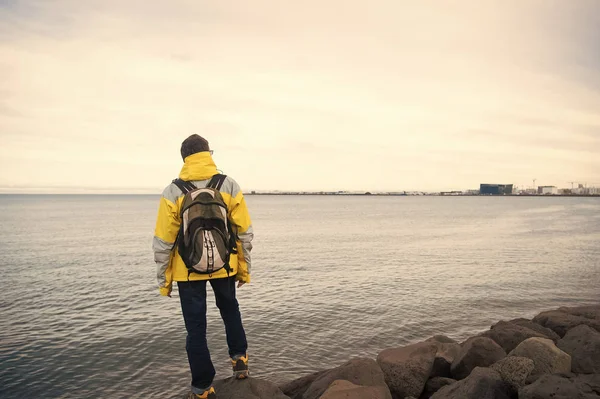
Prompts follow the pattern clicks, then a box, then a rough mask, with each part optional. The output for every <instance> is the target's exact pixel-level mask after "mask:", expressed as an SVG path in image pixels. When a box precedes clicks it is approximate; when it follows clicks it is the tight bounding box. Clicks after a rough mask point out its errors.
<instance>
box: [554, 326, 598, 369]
mask: <svg viewBox="0 0 600 399" xmlns="http://www.w3.org/2000/svg"><path fill="white" fill-rule="evenodd" d="M557 346H558V347H559V348H560V349H562V350H563V351H565V352H566V353H568V354H569V355H571V362H572V364H571V370H572V371H573V372H574V373H583V374H595V373H598V374H600V332H598V331H596V330H594V329H593V328H590V327H588V326H587V325H585V324H581V325H579V326H577V327H575V328H572V329H570V330H569V331H568V332H567V334H566V335H565V337H564V338H563V339H561V340H560V341H558V344H557Z"/></svg>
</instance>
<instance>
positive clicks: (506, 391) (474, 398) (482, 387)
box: [431, 367, 511, 399]
mask: <svg viewBox="0 0 600 399" xmlns="http://www.w3.org/2000/svg"><path fill="white" fill-rule="evenodd" d="M431 399H511V394H510V387H509V386H508V384H506V383H505V382H504V381H502V378H501V377H500V375H499V374H498V372H496V371H494V370H491V369H488V368H483V367H477V368H475V369H474V370H473V372H472V373H471V374H470V375H469V376H468V377H467V378H465V379H464V380H462V381H458V382H455V383H454V384H451V385H447V386H445V387H443V388H442V389H440V390H439V391H437V392H436V393H435V394H434V395H433V396H432V397H431Z"/></svg>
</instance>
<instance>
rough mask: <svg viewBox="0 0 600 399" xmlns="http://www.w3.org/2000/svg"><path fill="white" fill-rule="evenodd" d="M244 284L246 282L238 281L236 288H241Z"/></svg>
mask: <svg viewBox="0 0 600 399" xmlns="http://www.w3.org/2000/svg"><path fill="white" fill-rule="evenodd" d="M244 284H246V283H245V282H243V281H238V285H237V287H238V288H242V286H243V285H244Z"/></svg>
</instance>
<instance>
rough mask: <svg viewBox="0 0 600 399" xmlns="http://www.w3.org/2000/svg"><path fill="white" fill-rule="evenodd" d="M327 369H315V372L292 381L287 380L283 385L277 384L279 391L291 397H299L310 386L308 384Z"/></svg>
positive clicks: (294, 398)
mask: <svg viewBox="0 0 600 399" xmlns="http://www.w3.org/2000/svg"><path fill="white" fill-rule="evenodd" d="M327 371H328V370H323V371H317V372H316V373H312V374H309V375H306V376H304V377H300V378H298V379H295V380H293V381H289V382H287V383H285V384H283V385H280V386H279V389H281V391H282V392H283V393H284V394H285V395H287V396H289V397H290V398H292V399H301V398H302V394H304V392H306V390H307V389H308V388H309V387H310V385H311V384H312V383H313V382H314V381H315V380H316V379H317V378H318V377H320V376H321V375H322V374H323V373H326V372H327Z"/></svg>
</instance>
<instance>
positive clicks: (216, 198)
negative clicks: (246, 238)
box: [173, 174, 237, 278]
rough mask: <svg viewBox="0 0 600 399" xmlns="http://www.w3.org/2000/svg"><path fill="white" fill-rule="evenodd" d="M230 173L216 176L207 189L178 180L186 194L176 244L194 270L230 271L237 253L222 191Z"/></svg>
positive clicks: (186, 262)
mask: <svg viewBox="0 0 600 399" xmlns="http://www.w3.org/2000/svg"><path fill="white" fill-rule="evenodd" d="M226 178H227V176H225V175H221V174H218V175H214V176H213V177H212V179H211V180H210V182H209V183H208V185H207V186H206V187H205V188H197V187H196V186H194V185H193V184H192V183H191V182H189V181H185V180H181V179H175V180H173V183H174V184H175V185H176V186H177V187H179V189H180V190H181V191H182V192H183V193H184V194H185V197H184V198H183V203H182V205H181V211H180V213H179V216H180V219H181V225H180V227H179V233H178V234H177V239H176V241H175V245H176V246H177V250H178V252H179V255H180V256H181V259H183V262H184V263H185V265H186V267H187V268H188V278H189V275H190V274H191V273H200V274H212V273H214V272H216V271H218V270H221V269H225V270H227V274H229V272H230V271H231V267H230V266H229V258H230V256H231V254H234V253H237V249H236V235H235V232H234V231H233V230H232V228H231V224H230V223H229V218H228V217H227V205H226V204H225V202H224V201H223V197H222V196H221V192H220V191H219V190H220V188H221V186H222V185H223V182H224V181H225V179H226Z"/></svg>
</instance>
